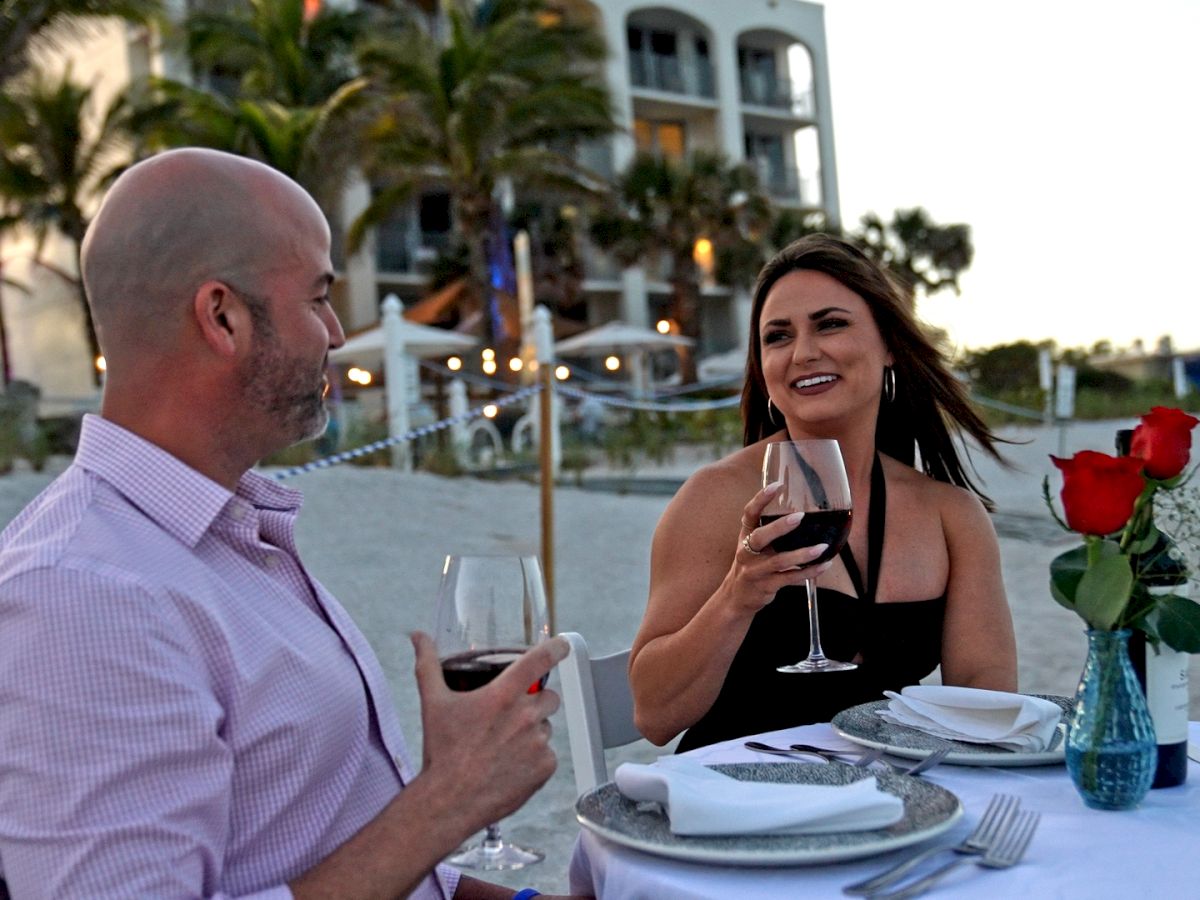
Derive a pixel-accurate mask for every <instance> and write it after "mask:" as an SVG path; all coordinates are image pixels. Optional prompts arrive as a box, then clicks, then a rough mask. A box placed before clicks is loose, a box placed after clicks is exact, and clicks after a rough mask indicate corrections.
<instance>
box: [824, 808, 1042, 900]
mask: <svg viewBox="0 0 1200 900" xmlns="http://www.w3.org/2000/svg"><path fill="white" fill-rule="evenodd" d="M1019 805H1020V803H1019V801H1018V800H1017V798H1016V797H1013V796H1011V795H1009V794H995V795H994V796H993V797H992V799H991V802H990V803H988V805H987V809H986V810H984V812H983V816H982V817H981V818H980V819H979V822H978V823H977V824H976V825H975V830H974V831H972V832H971V833H970V834H969V835H967V836H966V838H964V839H963V841H962V842H961V843H958V844H954V845H952V846H942V847H930V848H928V849H926V850H922V851H921V852H919V853H915V854H913V855H912V856H910V857H908V858H907V859H905V860H902V861H901V862H899V863H898V864H896V865H894V866H892V867H891V868H890V869H887V870H886V871H883V872H880V873H879V874H878V875H875V876H873V877H871V878H867V879H865V880H863V881H856V882H855V883H854V884H848V885H846V886H845V887H844V888H842V893H843V894H871V893H874V892H875V891H878V890H880V889H882V888H885V887H887V886H888V885H890V884H894V883H895V882H897V881H899V880H900V879H901V878H903V877H904V876H905V875H907V874H908V873H909V872H911V871H912V870H913V869H915V868H916V867H917V866H919V865H920V864H921V863H923V862H925V860H927V859H931V858H933V857H934V856H936V855H937V854H939V853H941V852H942V851H944V850H949V851H952V852H954V853H959V854H962V855H964V856H982V855H983V854H984V853H986V852H987V849H988V847H990V846H991V845H992V842H993V841H994V840H995V839H996V835H997V834H998V833H1000V831H1001V830H1002V829H1003V828H1004V824H1005V822H1006V821H1007V819H1008V817H1009V816H1010V815H1012V814H1013V813H1015V812H1016V810H1017V807H1018V806H1019Z"/></svg>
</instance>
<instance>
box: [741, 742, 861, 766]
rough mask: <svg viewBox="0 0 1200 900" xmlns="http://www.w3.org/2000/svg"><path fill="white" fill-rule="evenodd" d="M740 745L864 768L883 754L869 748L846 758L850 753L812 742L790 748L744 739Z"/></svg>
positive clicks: (788, 755) (793, 756)
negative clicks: (819, 745) (857, 754)
mask: <svg viewBox="0 0 1200 900" xmlns="http://www.w3.org/2000/svg"><path fill="white" fill-rule="evenodd" d="M742 746H744V747H745V748H746V749H747V750H755V751H757V752H759V753H774V754H775V755H776V756H787V757H792V758H795V757H796V755H797V754H800V755H803V756H819V757H820V758H821V759H823V760H825V761H826V762H841V763H849V764H850V765H852V766H855V767H856V768H866V767H867V766H869V765H870V764H871V763H873V762H875V761H876V760H877V759H879V758H880V757H881V756H882V755H883V751H882V750H877V749H870V750H866V751H865V752H863V753H862V754H860V755H859V756H857V757H853V758H850V759H847V757H848V756H850V754H847V753H842V752H841V751H838V750H827V749H826V748H824V747H814V746H813V745H812V744H792V746H791V747H790V748H787V749H785V748H783V747H772V746H771V745H770V744H764V743H762V741H746V742H745V743H744V744H743V745H742Z"/></svg>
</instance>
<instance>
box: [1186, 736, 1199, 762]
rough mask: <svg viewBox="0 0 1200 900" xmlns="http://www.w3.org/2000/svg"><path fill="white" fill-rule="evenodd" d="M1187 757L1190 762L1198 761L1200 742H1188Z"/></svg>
mask: <svg viewBox="0 0 1200 900" xmlns="http://www.w3.org/2000/svg"><path fill="white" fill-rule="evenodd" d="M1188 759H1190V760H1191V761H1192V762H1198V763H1200V744H1197V743H1196V742H1195V741H1190V742H1189V743H1188Z"/></svg>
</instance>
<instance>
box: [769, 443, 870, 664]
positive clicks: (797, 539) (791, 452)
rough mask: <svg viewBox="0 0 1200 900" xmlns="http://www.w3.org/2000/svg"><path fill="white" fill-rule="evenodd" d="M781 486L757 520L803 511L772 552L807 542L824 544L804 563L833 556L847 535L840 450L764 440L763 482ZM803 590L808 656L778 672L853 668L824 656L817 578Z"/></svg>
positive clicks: (846, 501) (847, 513)
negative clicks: (796, 523) (806, 609)
mask: <svg viewBox="0 0 1200 900" xmlns="http://www.w3.org/2000/svg"><path fill="white" fill-rule="evenodd" d="M777 481H778V482H782V486H781V487H780V488H779V490H778V491H777V492H776V493H775V495H774V496H773V497H772V498H771V500H770V502H769V503H768V504H767V506H766V508H765V509H764V510H763V511H762V515H761V517H760V519H759V523H760V524H761V525H766V524H767V523H769V522H774V521H775V520H776V519H778V518H780V517H781V516H786V515H790V514H791V513H796V512H799V513H803V514H804V518H803V519H801V520H800V524H799V525H797V526H796V527H795V528H794V529H793V530H792V531H789V532H788V533H787V534H785V535H782V536H780V537H777V538H776V539H775V540H773V541H772V542H771V547H772V548H773V549H774V550H775V552H777V553H783V552H785V551H788V550H799V549H800V548H801V547H811V546H812V545H813V544H828V545H829V547H828V549H827V550H826V551H825V552H824V553H822V554H821V555H820V556H819V557H817V558H816V559H814V560H813V561H812V562H811V563H809V565H810V566H815V565H817V564H818V563H823V562H825V561H826V560H829V559H833V558H834V557H835V556H837V554H838V553H840V552H841V549H842V547H844V546H845V544H846V539H847V538H848V537H850V484H849V482H848V481H847V480H846V466H845V464H844V463H843V462H842V451H841V448H840V447H839V446H838V442H837V441H834V440H809V441H775V442H773V443H770V444H767V450H766V453H765V454H764V455H763V479H762V483H763V486H764V487H766V486H767V485H769V484H774V483H775V482H777ZM804 586H805V588H806V589H807V591H808V633H809V648H808V658H807V659H803V660H801V661H800V662H798V663H794V664H793V665H790V666H780V667H779V668H778V669H777V670H776V671H779V672H845V671H848V670H850V669H857V668H858V666H857V665H856V664H855V663H848V662H839V661H837V660H835V659H829V658H828V657H827V656H825V653H824V651H823V650H822V649H821V626H820V623H819V621H818V616H817V582H816V579H815V578H806V579H805V580H804Z"/></svg>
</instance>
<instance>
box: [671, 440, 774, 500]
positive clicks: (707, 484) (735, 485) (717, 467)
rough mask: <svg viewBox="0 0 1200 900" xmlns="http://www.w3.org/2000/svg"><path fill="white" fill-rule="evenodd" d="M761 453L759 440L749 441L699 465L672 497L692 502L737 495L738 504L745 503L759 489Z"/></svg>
mask: <svg viewBox="0 0 1200 900" xmlns="http://www.w3.org/2000/svg"><path fill="white" fill-rule="evenodd" d="M762 454H763V451H762V446H761V444H751V445H750V446H749V447H742V448H741V449H740V450H735V451H734V452H733V453H730V454H729V455H728V456H723V457H721V458H720V459H718V460H716V461H714V462H710V463H708V464H706V465H704V466H701V467H700V468H699V469H697V470H696V471H695V472H693V473H692V475H691V476H690V477H689V478H688V480H687V481H685V482H684V483H683V486H682V487H680V489H679V492H678V493H677V494H676V495H675V499H676V500H677V501H682V502H684V503H687V504H691V503H697V502H705V501H706V500H707V501H711V500H712V499H715V498H721V499H724V498H726V497H729V496H737V497H738V498H740V499H739V500H738V505H741V504H743V503H745V502H746V501H747V500H748V499H750V495H751V494H753V493H754V491H756V490H757V489H758V486H759V479H760V478H761V476H760V474H759V472H760V470H761V468H762ZM747 488H749V493H747Z"/></svg>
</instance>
